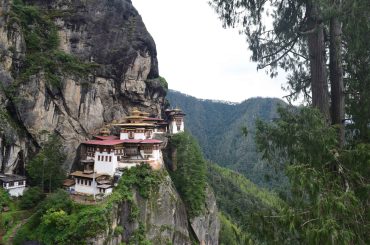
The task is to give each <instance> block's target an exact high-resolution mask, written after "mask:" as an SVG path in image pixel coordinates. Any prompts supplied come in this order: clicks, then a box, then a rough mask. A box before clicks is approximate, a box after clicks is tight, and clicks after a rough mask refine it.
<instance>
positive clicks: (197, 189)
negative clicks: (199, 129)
mask: <svg viewBox="0 0 370 245" xmlns="http://www.w3.org/2000/svg"><path fill="white" fill-rule="evenodd" d="M171 147H173V148H175V149H176V150H177V154H176V163H175V164H176V169H175V170H174V171H172V172H171V177H172V179H173V181H174V183H175V186H176V189H177V190H178V191H179V193H180V195H181V197H182V199H183V200H184V202H185V205H186V207H187V211H188V214H189V216H190V217H194V216H197V215H199V214H201V213H202V211H203V208H204V203H205V188H206V164H205V160H204V159H203V156H202V153H201V151H200V148H199V145H198V143H197V142H196V141H195V139H194V138H193V137H192V136H190V135H189V134H187V133H179V134H176V135H174V136H173V137H172V138H171Z"/></svg>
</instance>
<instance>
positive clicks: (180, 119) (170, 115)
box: [166, 108, 186, 134]
mask: <svg viewBox="0 0 370 245" xmlns="http://www.w3.org/2000/svg"><path fill="white" fill-rule="evenodd" d="M166 115H167V121H168V130H169V133H170V134H177V133H180V132H184V130H185V124H184V116H185V115H186V114H185V113H183V112H182V111H181V110H180V109H178V108H176V109H172V110H166Z"/></svg>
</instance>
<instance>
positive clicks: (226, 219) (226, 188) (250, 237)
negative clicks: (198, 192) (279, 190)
mask: <svg viewBox="0 0 370 245" xmlns="http://www.w3.org/2000/svg"><path fill="white" fill-rule="evenodd" d="M207 166H208V174H207V177H208V183H209V184H210V185H211V186H212V188H213V190H214V192H215V195H216V200H217V205H218V208H219V211H220V212H221V213H222V214H221V217H220V220H221V232H220V244H225V245H226V244H250V243H252V242H263V241H264V238H263V234H261V232H260V226H262V225H263V224H262V223H261V222H260V221H261V220H260V215H261V214H264V213H275V212H278V211H279V210H280V209H282V208H283V207H284V206H285V203H284V202H283V201H282V200H281V199H280V198H279V197H278V196H277V195H276V194H274V193H271V192H269V191H268V190H265V189H262V188H260V187H258V186H257V185H255V184H254V183H252V182H251V181H250V180H248V179H246V178H245V177H244V176H243V175H241V174H238V173H236V172H234V171H232V170H229V169H226V168H223V167H220V166H217V165H215V164H212V163H208V165H207ZM226 241H227V243H226Z"/></svg>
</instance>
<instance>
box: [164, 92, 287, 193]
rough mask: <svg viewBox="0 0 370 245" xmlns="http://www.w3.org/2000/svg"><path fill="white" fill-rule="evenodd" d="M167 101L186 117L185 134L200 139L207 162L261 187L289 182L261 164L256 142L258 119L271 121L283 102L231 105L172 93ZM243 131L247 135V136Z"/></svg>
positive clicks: (253, 101) (265, 100) (261, 100)
mask: <svg viewBox="0 0 370 245" xmlns="http://www.w3.org/2000/svg"><path fill="white" fill-rule="evenodd" d="M167 98H168V100H169V102H170V104H171V105H173V106H178V107H180V108H181V109H182V110H183V111H184V112H185V113H186V118H185V123H186V130H188V131H189V132H190V133H191V134H192V135H194V136H195V137H196V138H197V140H198V141H199V144H200V146H201V148H202V150H203V153H204V156H205V158H207V159H208V160H210V161H212V162H215V163H217V164H219V165H221V166H223V167H227V168H230V169H232V170H235V171H237V172H239V173H241V174H243V175H244V176H246V177H247V178H248V179H250V180H251V181H253V182H254V183H256V184H258V185H259V186H262V187H268V188H274V189H281V188H283V187H282V186H284V184H285V182H286V179H285V178H284V175H283V173H282V171H281V170H280V169H279V168H278V167H277V166H275V167H271V166H268V165H267V164H266V163H265V162H264V161H262V160H261V158H260V156H259V154H258V153H257V150H256V145H255V142H254V137H255V121H256V119H261V120H263V121H272V120H273V119H274V118H276V117H277V113H276V110H277V107H278V105H284V102H283V101H281V100H279V99H274V98H253V99H248V100H246V101H244V102H242V103H240V104H231V103H222V102H218V101H211V100H200V99H197V98H195V97H192V96H188V95H185V94H182V93H180V92H177V91H173V90H169V92H168V95H167ZM245 128H246V130H245ZM243 131H244V133H245V131H248V133H247V135H245V134H244V133H243Z"/></svg>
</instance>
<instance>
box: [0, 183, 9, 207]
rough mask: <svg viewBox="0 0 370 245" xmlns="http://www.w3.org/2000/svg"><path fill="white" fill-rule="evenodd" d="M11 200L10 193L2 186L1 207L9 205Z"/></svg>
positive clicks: (0, 191) (0, 193)
mask: <svg viewBox="0 0 370 245" xmlns="http://www.w3.org/2000/svg"><path fill="white" fill-rule="evenodd" d="M9 202H10V196H9V193H8V192H6V191H5V190H4V189H2V188H1V189H0V209H2V207H5V206H8V205H9Z"/></svg>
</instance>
